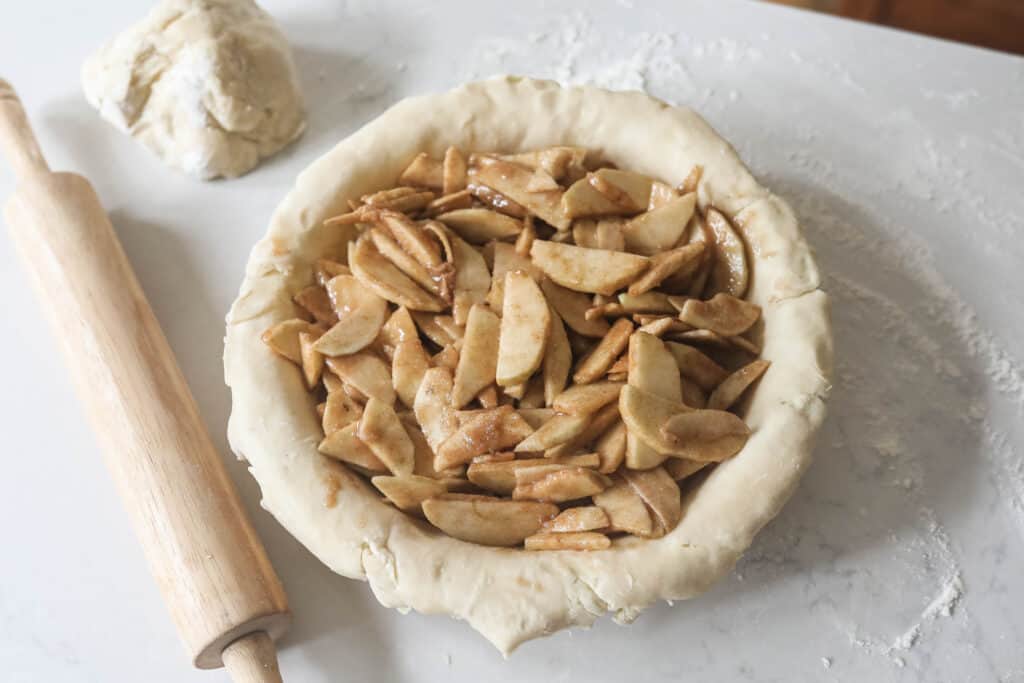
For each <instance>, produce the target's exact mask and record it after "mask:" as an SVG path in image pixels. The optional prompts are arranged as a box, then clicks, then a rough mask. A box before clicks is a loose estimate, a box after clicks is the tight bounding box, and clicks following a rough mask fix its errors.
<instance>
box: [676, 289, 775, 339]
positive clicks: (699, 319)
mask: <svg viewBox="0 0 1024 683" xmlns="http://www.w3.org/2000/svg"><path fill="white" fill-rule="evenodd" d="M760 317H761V307H760V306H758V305H757V304H752V303H750V302H749V301H744V300H743V299H737V298H736V297H734V296H733V295H731V294H723V293H719V294H716V295H714V296H713V297H711V299H709V300H708V301H700V300H698V299H690V300H689V301H687V302H686V303H685V304H683V310H682V311H680V312H679V319H680V320H682V321H683V322H684V323H687V324H689V325H693V326H694V327H697V328H701V329H707V330H711V331H712V332H717V333H718V334H721V335H724V336H726V337H732V336H735V335H739V334H743V333H744V332H746V331H747V330H749V329H750V328H751V327H753V326H754V323H756V322H757V320H758V318H760Z"/></svg>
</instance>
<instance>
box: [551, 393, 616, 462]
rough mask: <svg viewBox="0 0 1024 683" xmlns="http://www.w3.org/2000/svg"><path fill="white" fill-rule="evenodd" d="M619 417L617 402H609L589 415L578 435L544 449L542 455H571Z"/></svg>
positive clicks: (552, 456)
mask: <svg viewBox="0 0 1024 683" xmlns="http://www.w3.org/2000/svg"><path fill="white" fill-rule="evenodd" d="M618 419H619V406H618V403H609V404H608V405H606V406H604V407H603V408H601V409H600V410H598V411H597V412H596V413H594V414H593V415H591V416H590V420H589V421H588V422H587V426H586V427H585V428H584V429H583V431H581V432H580V433H579V434H578V435H576V436H574V437H573V438H571V439H569V440H568V441H566V442H564V443H562V444H559V445H558V446H555V447H553V448H549V449H548V450H546V451H544V457H546V458H554V457H561V456H564V455H572V454H573V453H576V452H578V451H580V450H582V449H583V448H584V447H586V446H587V445H588V444H590V443H593V442H594V441H596V440H597V438H598V437H599V436H601V434H603V433H604V432H605V431H606V430H607V429H608V428H609V427H611V426H612V425H613V424H614V423H615V422H616V421H618Z"/></svg>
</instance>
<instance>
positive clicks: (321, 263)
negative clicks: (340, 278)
mask: <svg viewBox="0 0 1024 683" xmlns="http://www.w3.org/2000/svg"><path fill="white" fill-rule="evenodd" d="M351 274H352V271H351V270H349V269H348V266H346V265H345V264H343V263H338V262H337V261H332V260H331V259H327V258H318V259H317V260H316V263H314V264H313V279H315V280H316V283H317V284H318V285H320V286H321V287H326V286H327V283H328V282H330V280H331V278H333V277H335V276H337V275H351Z"/></svg>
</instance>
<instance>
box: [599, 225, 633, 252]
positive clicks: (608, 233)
mask: <svg viewBox="0 0 1024 683" xmlns="http://www.w3.org/2000/svg"><path fill="white" fill-rule="evenodd" d="M624 226H625V222H624V219H622V218H602V219H600V220H598V221H597V231H596V233H595V239H596V244H595V246H596V247H597V248H598V249H607V250H609V251H625V250H626V239H625V236H624V235H623V233H622V229H623V227H624Z"/></svg>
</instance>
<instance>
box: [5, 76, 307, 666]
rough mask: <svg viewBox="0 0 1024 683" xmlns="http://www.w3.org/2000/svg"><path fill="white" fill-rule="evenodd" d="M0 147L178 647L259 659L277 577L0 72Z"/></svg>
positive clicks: (151, 321) (96, 224) (90, 196)
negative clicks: (175, 629)
mask: <svg viewBox="0 0 1024 683" xmlns="http://www.w3.org/2000/svg"><path fill="white" fill-rule="evenodd" d="M0 147H2V148H3V149H5V150H6V151H7V153H8V156H10V157H11V158H12V159H14V166H15V169H16V171H17V173H18V175H19V185H18V189H17V191H16V193H15V195H14V196H12V197H11V198H10V200H9V201H8V203H7V206H6V209H5V216H6V219H7V224H8V227H9V228H10V233H11V237H12V239H13V241H14V243H15V245H16V247H17V250H18V253H19V254H20V255H21V257H22V261H23V264H24V267H25V270H26V271H27V273H28V276H29V278H30V279H31V281H32V283H33V285H34V288H35V291H36V293H37V295H38V300H39V305H40V308H41V309H42V310H43V311H44V312H45V314H46V316H47V317H48V318H49V320H50V323H51V325H52V328H53V331H54V333H55V336H56V338H57V340H58V345H59V347H60V349H61V351H62V352H63V356H64V359H65V361H66V364H67V368H68V371H69V374H70V376H71V377H72V379H73V380H74V383H75V385H76V389H77V392H78V395H79V397H80V399H81V401H82V403H83V405H84V406H85V409H86V411H87V413H88V415H89V418H90V421H91V423H92V425H93V427H94V429H95V432H96V434H97V437H98V439H99V442H100V445H101V447H102V451H103V454H104V458H105V461H106V464H107V467H108V469H109V470H110V473H111V475H112V477H113V479H114V482H115V484H116V486H117V489H118V491H119V493H120V495H121V498H122V499H123V501H124V505H125V508H126V509H127V511H128V513H129V515H130V516H131V519H132V522H133V525H134V528H135V532H136V534H137V536H138V538H139V541H140V543H141V545H142V548H143V551H144V552H145V555H146V558H147V560H148V562H149V567H150V569H151V571H152V573H153V576H154V577H155V578H156V581H157V584H158V585H159V587H160V590H161V591H162V593H163V596H164V599H165V601H166V603H167V606H168V608H169V610H170V612H171V616H172V617H173V619H174V622H175V624H176V625H177V627H178V632H179V633H180V635H181V638H182V640H183V641H184V643H185V646H186V648H187V649H188V652H189V654H190V656H191V657H192V658H193V661H194V663H195V665H196V666H198V667H200V668H212V667H217V666H220V665H221V663H222V660H221V655H222V652H223V651H224V649H225V647H226V646H228V645H229V644H231V643H233V642H235V641H239V643H240V644H239V645H238V646H237V648H238V649H237V650H234V646H233V651H234V652H235V653H236V654H235V656H234V659H236V660H244V661H248V660H249V659H252V657H255V656H257V655H258V656H259V658H261V661H268V656H269V655H268V650H271V649H272V643H270V641H269V638H268V637H267V635H266V634H269V635H270V636H274V637H276V636H277V635H278V634H280V633H281V632H282V631H283V630H284V628H285V626H286V625H287V623H288V619H289V614H288V604H287V600H286V598H285V594H284V590H283V588H282V586H281V583H280V581H279V580H278V578H277V575H276V574H275V573H274V570H273V568H272V567H271V566H270V561H269V560H268V558H267V555H266V552H265V551H264V549H263V546H262V545H261V543H260V541H259V539H258V538H257V537H256V533H255V531H254V530H253V528H252V526H251V524H250V522H249V520H248V518H247V517H246V514H245V511H244V510H243V508H242V506H241V503H240V502H239V499H238V495H237V492H236V491H235V488H234V485H233V484H232V482H231V480H230V479H229V477H228V474H227V471H226V469H225V467H224V464H223V462H222V460H221V458H220V454H219V453H218V452H217V451H216V449H215V448H214V446H213V443H212V442H211V440H210V437H209V434H208V433H207V431H206V428H205V426H204V425H203V422H202V419H201V418H200V415H199V411H198V408H197V406H196V402H195V400H194V399H193V397H192V394H191V392H190V391H189V388H188V386H187V385H186V383H185V379H184V377H183V376H182V373H181V370H180V369H179V368H178V365H177V363H176V361H175V359H174V356H173V354H172V352H171V349H170V346H169V345H168V343H167V340H166V339H165V337H164V334H163V332H162V331H161V329H160V325H159V324H158V322H157V320H156V317H155V316H154V314H153V311H152V309H151V308H150V306H149V304H148V303H147V301H146V298H145V296H144V295H143V292H142V289H141V288H140V286H139V283H138V281H137V280H136V278H135V274H134V272H133V271H132V268H131V265H130V264H129V262H128V259H127V257H126V256H125V253H124V251H123V250H122V248H121V245H120V243H119V242H118V240H117V237H116V236H115V234H114V230H113V228H112V226H111V224H110V221H109V219H108V218H107V215H106V212H105V211H104V210H103V207H102V206H101V204H100V201H99V199H98V197H97V196H96V194H95V192H94V191H93V189H92V187H91V186H90V184H89V183H88V181H86V180H85V178H83V177H81V176H78V175H75V174H72V173H50V172H49V171H48V169H47V168H46V164H45V162H44V161H43V159H42V155H41V154H40V153H39V148H38V146H37V145H36V143H35V140H34V139H33V138H32V134H31V130H30V129H29V127H28V124H27V121H26V119H25V116H24V112H23V110H22V107H21V105H20V103H19V102H18V100H17V98H16V97H15V96H14V94H13V91H12V90H11V89H10V87H9V86H7V84H6V83H2V82H0ZM97 533H102V530H100V529H97ZM112 569H114V570H115V571H116V570H117V569H118V568H116V567H114V568H112ZM124 628H126V629H129V628H131V625H130V624H125V625H124ZM257 633H263V634H264V635H262V636H255V635H253V634H257ZM246 636H252V637H251V638H248V637H246ZM112 637H114V636H112ZM240 639H242V640H240ZM264 639H265V642H264ZM257 641H259V642H257ZM268 643H270V644H269V645H268ZM238 666H239V668H240V669H243V670H248V669H246V667H245V666H243V665H242V664H239V665H238ZM249 668H251V667H249ZM275 670H276V669H275ZM241 680H245V681H257V680H259V681H274V680H280V678H279V676H278V675H277V674H276V673H275V674H274V676H265V677H263V678H258V677H256V675H255V674H252V675H248V676H247V677H246V678H243V679H241Z"/></svg>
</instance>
